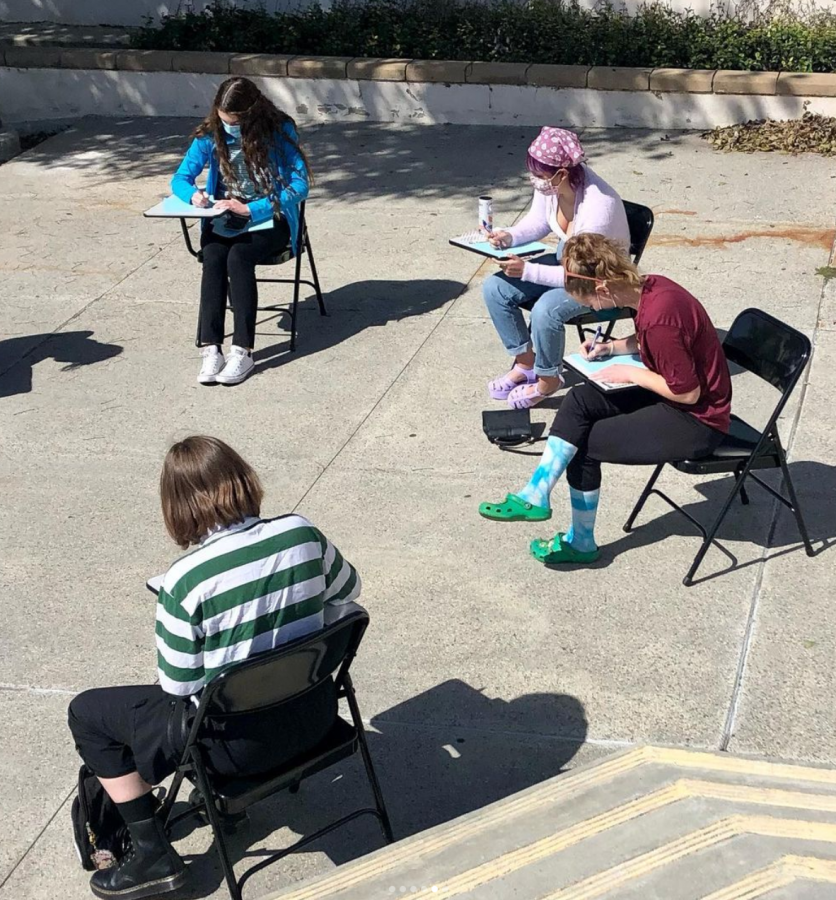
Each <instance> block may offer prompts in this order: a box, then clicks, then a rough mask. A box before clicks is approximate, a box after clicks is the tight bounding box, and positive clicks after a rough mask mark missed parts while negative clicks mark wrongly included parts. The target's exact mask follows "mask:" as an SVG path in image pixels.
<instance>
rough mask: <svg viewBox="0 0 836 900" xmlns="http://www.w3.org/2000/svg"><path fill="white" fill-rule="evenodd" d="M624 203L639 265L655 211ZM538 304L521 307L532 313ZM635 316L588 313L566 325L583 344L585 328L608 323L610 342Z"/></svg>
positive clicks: (631, 312) (620, 312) (632, 313)
mask: <svg viewBox="0 0 836 900" xmlns="http://www.w3.org/2000/svg"><path fill="white" fill-rule="evenodd" d="M622 202H623V203H624V212H626V213H627V225H628V226H629V228H630V256H632V257H633V262H634V263H635V264H636V265H638V264H639V261H640V260H641V258H642V254H643V253H644V248H645V247H646V246H647V242H648V240H649V239H650V232H651V231H653V222H654V218H653V210H652V209H651V208H650V207H649V206H642V205H641V204H640V203H631V202H630V201H629V200H624V201H622ZM535 261H536V260H535ZM536 302H537V301H536V300H527V301H526V302H525V303H523V304H521V305H522V308H523V309H527V310H529V311H530V310H531V309H533V308H534V304H535V303H536ZM634 316H635V311H634V310H632V309H619V310H615V311H614V312H613V313H611V314H609V315H608V316H607V317H606V319H603V318H602V317H601V316H599V315H598V313H594V312H588V313H581V315H579V316H575V318H574V319H570V320H569V321H568V322H567V323H566V324H567V325H574V326H575V327H576V328H577V329H578V340H580V342H581V343H583V339H584V333H585V331H587V330H588V329H587V328H585V326H588V325H596V326H597V325H598V324H599V323H600V322H604V321H606V323H607V327H606V330H605V331H604V335H603V337H604V340H609V339H610V338H611V337H612V333H613V329H614V328H615V323H616V322H618V321H619V320H621V319H632V318H634Z"/></svg>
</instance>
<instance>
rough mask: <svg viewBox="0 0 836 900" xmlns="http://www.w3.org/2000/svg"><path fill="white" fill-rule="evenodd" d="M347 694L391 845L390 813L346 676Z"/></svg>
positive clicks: (367, 775) (355, 699) (371, 783)
mask: <svg viewBox="0 0 836 900" xmlns="http://www.w3.org/2000/svg"><path fill="white" fill-rule="evenodd" d="M345 692H346V700H347V701H348V708H349V709H350V710H351V718H352V720H353V721H354V727H355V728H356V729H357V736H358V738H359V740H360V753H361V755H362V756H363V765H364V766H365V767H366V777H367V778H368V779H369V784H370V785H371V788H372V793H373V794H374V805H375V807H376V808H377V812H378V816H379V818H380V827H381V828H382V830H383V835H384V837H385V838H386V841H387V842H388V843H390V844H391V843H392V842H393V841H394V840H395V835H394V834H393V833H392V824H391V822H390V821H389V813H388V812H387V810H386V803H385V802H384V800H383V791H381V789H380V782H379V781H378V780H377V773H376V772H375V770H374V765H373V764H372V757H371V754H370V753H369V745H368V743H367V741H366V730H365V728H364V727H363V719H362V717H361V716H360V707H359V705H358V704H357V698H356V697H355V696H354V686H353V684H352V683H351V678H350V677H349V676H348V675H346V676H345Z"/></svg>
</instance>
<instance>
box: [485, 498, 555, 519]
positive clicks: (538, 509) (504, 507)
mask: <svg viewBox="0 0 836 900" xmlns="http://www.w3.org/2000/svg"><path fill="white" fill-rule="evenodd" d="M479 515H480V516H484V517H485V518H486V519H494V520H496V521H497V522H545V521H546V520H547V519H550V518H551V517H552V511H551V510H550V509H544V508H543V507H542V506H532V504H531V503H527V502H526V501H525V500H523V499H522V498H521V497H518V496H517V495H516V494H508V495H507V496H506V497H505V501H504V503H480V504H479Z"/></svg>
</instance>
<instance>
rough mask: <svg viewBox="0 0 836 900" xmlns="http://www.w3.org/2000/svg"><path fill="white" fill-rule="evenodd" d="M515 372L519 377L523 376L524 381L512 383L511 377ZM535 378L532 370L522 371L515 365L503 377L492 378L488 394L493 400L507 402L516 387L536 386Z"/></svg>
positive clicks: (520, 367) (521, 368)
mask: <svg viewBox="0 0 836 900" xmlns="http://www.w3.org/2000/svg"><path fill="white" fill-rule="evenodd" d="M514 372H517V373H519V374H520V375H525V381H513V380H512V379H511V375H512V374H513V373H514ZM536 383H537V376H536V375H535V374H534V369H524V368H523V367H522V366H518V365H517V364H516V363H514V365H513V366H512V368H511V371H510V372H507V373H506V374H505V375H502V376H500V377H499V378H494V380H493V381H489V382H488V393H489V394H490V395H491V397H492V398H493V399H494V400H507V399H508V395H509V394H510V393H511V391H513V390H514V388H516V387H520V386H521V385H525V384H536Z"/></svg>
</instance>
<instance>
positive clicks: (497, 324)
mask: <svg viewBox="0 0 836 900" xmlns="http://www.w3.org/2000/svg"><path fill="white" fill-rule="evenodd" d="M562 251H563V245H562V244H561V245H560V246H558V248H557V253H556V254H555V255H554V256H541V257H539V258H538V259H537V263H538V265H544V266H558V265H560V257H561V254H562ZM483 295H484V297H485V305H486V306H487V307H488V312H489V313H490V314H491V319H492V320H493V324H494V328H496V330H497V333H498V334H499V338H500V340H501V341H502V343H503V344H504V345H505V349H506V350H507V351H508V352H509V353H510V354H511V356H519V354H521V353H525V352H526V350H528V349H529V348H530V347H531V345H532V342H533V344H534V353H535V354H536V361H535V363H534V372H535V373H536V374H537V375H543V376H546V377H548V376H554V375H559V374H560V370H561V369H562V368H563V356H564V351H565V347H566V331H565V330H564V326H565V324H566V322H568V321H569V319H574V318H575V316H579V315H581V314H582V313H589V312H591V310H590V309H589V307H587V306H581V304H580V303H578V302H577V301H576V300H573V299H572V297H571V296H570V295H569V294H568V293H567V292H566V291H565V290H563V288H549V287H546V286H545V285H542V284H533V283H532V282H530V281H522V280H521V279H520V278H509V277H508V276H507V275H505V274H504V273H499V274H498V275H491V277H490V278H488V280H487V281H486V282H485V285H484V287H483ZM527 300H536V301H537V302H536V303H535V304H534V308H533V309H532V310H531V326H530V328H531V330H530V332H529V328H527V327H526V324H525V317H524V316H523V313H522V310H521V309H520V304H522V303H525V302H526V301H527ZM602 318H605V317H603V316H602Z"/></svg>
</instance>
